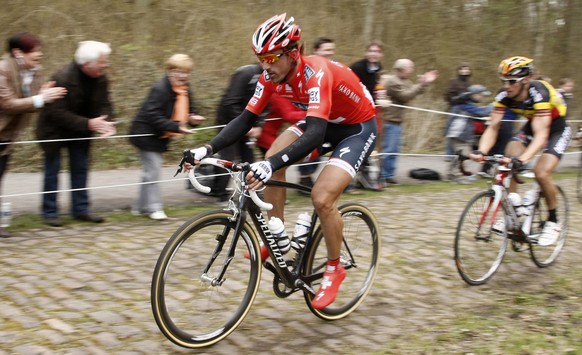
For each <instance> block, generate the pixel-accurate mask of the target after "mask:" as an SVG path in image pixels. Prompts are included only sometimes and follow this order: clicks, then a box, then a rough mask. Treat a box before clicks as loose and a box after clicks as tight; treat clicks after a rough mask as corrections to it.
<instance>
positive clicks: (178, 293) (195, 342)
mask: <svg viewBox="0 0 582 355" xmlns="http://www.w3.org/2000/svg"><path fill="white" fill-rule="evenodd" d="M231 218H232V212H230V211H214V212H208V213H204V214H201V215H199V216H197V217H194V218H192V219H190V220H189V221H187V222H186V223H184V224H183V225H182V226H181V227H180V228H179V229H178V230H177V231H176V232H174V234H173V235H172V237H171V238H170V239H169V240H168V242H167V243H166V245H165V247H164V249H163V250H162V252H161V254H160V257H159V259H158V261H157V263H156V267H155V269H154V274H153V278H152V286H151V305H152V311H153V315H154V318H155V320H156V323H157V324H158V327H159V328H160V330H161V332H162V333H163V334H164V335H165V336H166V338H168V339H169V340H170V341H172V342H173V343H175V344H177V345H180V346H182V347H185V348H201V347H206V346H210V345H212V344H215V343H216V342H218V341H220V340H222V339H224V338H225V337H227V336H228V335H229V334H230V333H232V332H233V331H234V330H235V329H236V328H237V327H238V326H239V325H240V323H241V322H242V321H243V319H244V318H245V316H246V315H247V314H248V312H249V310H250V308H251V305H252V303H253V301H254V299H255V297H256V295H257V292H258V290H259V282H260V280H261V270H262V268H261V261H260V255H259V254H260V252H259V248H260V247H259V242H258V240H257V236H256V234H255V232H254V230H253V229H252V228H251V226H250V225H249V224H248V223H245V225H244V226H243V228H242V230H241V233H240V235H239V240H238V242H237V245H236V249H235V254H234V256H233V258H232V259H231V260H229V262H230V264H229V266H228V269H227V270H226V273H225V278H226V280H225V281H224V282H223V283H222V284H220V285H216V284H213V283H212V282H211V281H209V280H210V279H211V278H214V277H216V276H217V275H218V273H219V272H220V268H221V267H222V266H223V265H224V263H225V262H227V259H228V250H229V248H230V245H231V241H232V238H233V235H234V227H235V224H236V220H235V221H232V220H231ZM225 232H226V233H225ZM221 235H225V236H226V239H225V243H224V245H223V248H220V247H217V245H218V244H219V242H218V240H219V237H220V236H221ZM246 250H249V253H250V258H249V259H246V258H245V257H244V255H243V254H244V252H245V251H246ZM213 255H215V256H217V258H216V259H215V261H214V263H213V264H212V265H211V267H210V269H209V270H208V272H207V273H206V275H208V277H209V278H204V279H203V278H202V274H203V271H204V268H205V267H206V266H207V265H208V262H209V260H210V258H211V256H213Z"/></svg>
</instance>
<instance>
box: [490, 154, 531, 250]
mask: <svg viewBox="0 0 582 355" xmlns="http://www.w3.org/2000/svg"><path fill="white" fill-rule="evenodd" d="M501 158H502V156H497V155H496V156H494V157H489V159H488V160H490V161H492V162H495V163H498V162H499V159H501ZM514 178H515V172H514V169H513V168H509V167H505V166H499V167H498V169H497V172H496V174H495V176H494V184H493V185H492V186H491V190H492V191H493V192H494V195H493V197H492V201H491V202H490V203H489V204H488V205H487V206H485V208H484V210H483V214H482V216H481V219H480V221H479V224H482V223H483V221H484V220H485V218H486V215H487V212H488V211H489V208H491V206H493V208H494V209H495V210H494V211H493V219H492V221H495V220H496V217H497V213H498V211H499V208H500V207H501V204H502V203H504V204H505V205H506V206H507V210H508V211H509V216H510V218H511V221H510V222H511V223H510V225H511V226H514V228H513V230H512V233H509V234H508V236H509V237H510V239H514V238H515V237H516V236H517V237H518V239H519V238H522V239H526V238H527V237H528V236H529V234H530V232H531V226H532V222H533V218H534V215H533V213H530V214H529V215H528V216H527V217H526V218H525V220H524V221H523V222H522V221H520V220H519V217H518V216H517V212H516V210H515V207H514V206H513V204H511V203H510V202H509V201H508V199H507V195H508V193H507V189H508V188H509V186H510V183H511V179H514ZM515 179H516V181H517V182H518V183H519V184H522V183H523V181H522V180H519V179H517V178H515ZM536 203H537V201H536ZM516 232H517V234H516ZM512 237H513V238H512ZM517 241H525V240H517Z"/></svg>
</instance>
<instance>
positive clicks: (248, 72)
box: [211, 63, 267, 201]
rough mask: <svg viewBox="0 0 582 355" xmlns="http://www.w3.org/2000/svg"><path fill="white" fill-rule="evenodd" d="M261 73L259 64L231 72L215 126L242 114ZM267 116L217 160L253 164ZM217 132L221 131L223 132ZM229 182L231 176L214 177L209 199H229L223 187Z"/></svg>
mask: <svg viewBox="0 0 582 355" xmlns="http://www.w3.org/2000/svg"><path fill="white" fill-rule="evenodd" d="M262 73H263V69H262V68H261V66H260V65H259V64H258V63H256V64H249V65H244V66H242V67H240V68H238V69H237V70H236V71H235V72H234V74H233V75H232V77H231V78H230V82H229V84H228V87H227V88H226V89H225V91H224V94H223V95H222V98H221V100H220V105H219V107H218V112H217V117H216V122H217V123H218V124H219V125H226V124H228V123H229V122H230V121H232V120H233V119H235V118H236V117H237V116H238V115H240V114H241V113H242V112H243V111H244V109H245V107H246V105H247V103H248V102H249V100H250V99H251V97H253V94H254V93H255V88H256V86H257V81H258V80H259V76H260V75H261V74H262ZM266 113H267V112H264V113H263V114H262V115H261V119H260V120H259V122H258V123H257V125H256V126H254V127H253V128H251V130H250V131H248V132H247V134H246V135H245V136H244V137H243V138H242V139H239V140H238V141H236V142H235V143H234V144H231V145H229V146H228V147H226V148H224V149H222V150H221V151H220V153H219V155H220V158H221V159H224V160H237V161H243V162H248V163H253V162H254V161H255V156H254V146H255V142H256V140H257V138H259V137H260V136H261V134H262V125H263V123H264V121H263V118H264V116H265V115H266ZM219 130H222V128H220V129H219ZM215 172H216V173H223V172H224V171H221V170H219V168H217V170H216V171H215ZM229 181H230V176H228V175H224V174H222V175H220V176H217V177H216V179H215V180H214V186H213V187H212V191H211V195H213V196H215V197H218V198H219V199H220V200H221V201H226V200H227V199H228V191H227V190H226V187H227V186H228V182H229Z"/></svg>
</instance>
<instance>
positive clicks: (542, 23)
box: [531, 0, 548, 67]
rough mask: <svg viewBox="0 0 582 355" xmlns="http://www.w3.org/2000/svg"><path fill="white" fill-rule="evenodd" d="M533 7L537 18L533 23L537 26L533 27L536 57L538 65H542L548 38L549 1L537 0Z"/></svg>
mask: <svg viewBox="0 0 582 355" xmlns="http://www.w3.org/2000/svg"><path fill="white" fill-rule="evenodd" d="M531 8H532V10H533V14H532V15H533V16H535V18H534V19H535V20H534V21H533V24H534V26H535V28H534V29H533V34H534V58H535V59H536V62H537V65H538V66H539V67H541V66H542V58H543V56H544V45H545V39H546V35H545V34H546V28H547V25H546V24H547V14H548V2H547V0H537V1H535V2H532V4H531Z"/></svg>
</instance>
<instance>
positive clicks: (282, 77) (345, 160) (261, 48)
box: [184, 14, 376, 309]
mask: <svg viewBox="0 0 582 355" xmlns="http://www.w3.org/2000/svg"><path fill="white" fill-rule="evenodd" d="M300 39H301V29H300V28H299V26H297V25H296V24H295V21H294V19H293V17H290V18H289V19H286V14H281V15H277V16H274V17H272V18H270V19H268V20H267V21H265V22H264V23H263V24H262V25H260V26H259V27H258V28H257V30H256V31H255V33H254V34H253V37H252V48H253V51H254V52H255V54H256V55H257V58H258V59H259V62H260V63H261V65H262V67H263V69H264V72H263V74H262V76H261V78H260V79H259V82H258V83H257V87H256V90H255V94H254V96H253V97H252V98H251V99H250V101H249V103H248V105H247V107H246V109H245V110H244V112H243V113H242V114H241V115H240V116H238V117H237V118H236V119H234V120H233V121H231V122H230V123H229V124H228V125H227V126H226V127H225V128H224V129H223V130H222V131H221V132H220V133H219V134H218V135H217V136H216V137H214V138H213V139H212V140H211V141H210V143H209V144H207V145H205V146H204V147H200V148H196V149H193V150H186V151H185V152H184V155H185V158H186V160H187V161H188V162H189V163H191V164H193V163H196V162H198V161H200V160H201V159H203V158H204V157H206V156H208V155H211V154H212V153H214V152H216V151H218V150H220V149H222V148H223V147H225V146H227V145H229V144H230V143H231V142H233V141H235V140H236V139H238V137H240V136H242V135H244V134H245V133H246V132H247V131H248V130H249V129H250V128H251V127H252V123H253V122H254V121H255V120H256V118H257V115H258V114H259V113H261V112H262V111H263V109H264V108H265V106H266V105H267V103H268V101H269V97H270V96H271V94H272V93H278V94H279V95H281V96H282V97H283V98H286V99H288V100H290V101H291V102H292V103H293V104H294V105H296V106H297V107H299V108H301V109H303V110H305V111H307V112H306V118H305V120H303V121H301V122H299V123H297V124H296V125H294V126H292V127H290V128H289V129H287V130H286V131H284V132H283V133H281V135H280V136H279V137H277V139H276V140H275V142H274V143H273V145H272V146H271V148H270V149H269V150H268V152H267V154H266V156H265V157H266V160H264V161H260V162H256V163H254V164H252V165H251V168H252V172H251V173H249V175H248V176H247V181H248V183H249V186H250V188H252V189H258V188H260V187H261V186H262V185H263V184H264V183H265V182H267V181H268V180H269V179H271V178H274V179H276V180H285V170H286V167H288V166H289V165H291V164H293V163H296V162H298V161H302V160H304V159H305V160H308V159H313V158H315V157H316V156H318V155H321V154H324V153H327V152H330V151H331V152H332V154H331V157H330V159H329V161H328V163H327V164H326V165H325V166H324V168H323V169H322V171H321V173H320V175H319V176H318V178H317V180H316V182H315V184H314V186H313V190H312V193H311V199H312V202H313V206H314V208H315V210H316V212H317V214H318V216H319V218H320V219H321V226H322V229H323V234H324V236H325V241H326V245H327V254H328V255H327V256H328V264H327V269H326V271H325V273H324V279H323V280H322V282H321V287H320V289H319V290H318V291H317V294H316V295H315V297H314V299H313V302H312V305H313V307H314V308H317V309H322V308H325V307H327V306H328V305H329V304H331V303H332V302H333V301H334V300H335V297H336V295H337V292H338V289H339V286H340V284H341V282H342V281H343V280H344V278H345V276H346V271H345V270H344V268H343V265H342V264H341V262H340V260H339V257H340V249H341V243H342V239H343V221H342V218H341V216H340V214H339V211H338V209H337V203H338V200H339V198H340V196H341V194H342V192H343V191H344V189H345V188H346V187H347V186H348V185H349V184H350V182H351V181H352V179H353V178H354V176H355V175H356V172H357V171H358V169H359V168H360V167H361V165H362V164H363V162H364V161H365V160H366V159H367V158H368V156H369V155H370V153H371V152H372V149H373V148H374V146H375V142H376V124H375V110H374V104H373V100H372V96H371V95H370V93H369V92H368V90H367V89H366V88H365V87H364V85H363V84H362V83H361V82H360V80H359V79H358V77H357V76H356V75H355V74H354V73H353V72H352V71H351V70H350V69H349V68H348V67H347V66H345V65H343V64H341V63H338V62H334V61H330V60H328V59H326V58H323V57H319V56H304V55H303V54H302V50H301V49H302V48H301V47H300V46H299V43H298V41H299V40H300ZM306 157H307V158H306ZM285 197H286V191H285V189H281V188H270V187H267V188H266V189H265V200H266V201H267V202H270V203H272V204H273V206H274V207H273V209H272V210H271V211H270V212H269V216H270V217H271V216H275V217H279V218H281V219H283V216H284V202H285ZM265 251H266V250H265ZM262 255H263V256H264V252H263V253H262Z"/></svg>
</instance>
